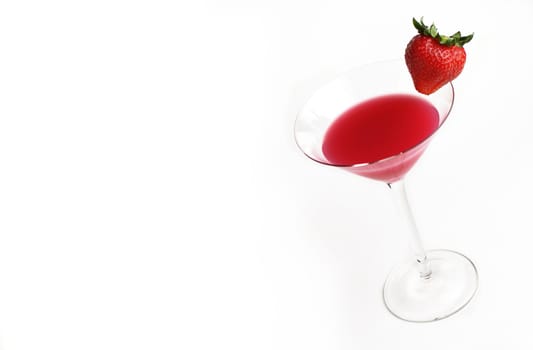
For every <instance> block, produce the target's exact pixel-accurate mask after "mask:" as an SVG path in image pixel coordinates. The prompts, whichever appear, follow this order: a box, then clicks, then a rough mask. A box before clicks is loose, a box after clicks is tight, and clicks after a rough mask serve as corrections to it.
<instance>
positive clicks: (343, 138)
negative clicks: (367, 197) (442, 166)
mask: <svg viewBox="0 0 533 350" xmlns="http://www.w3.org/2000/svg"><path fill="white" fill-rule="evenodd" d="M438 126H439V113H438V111H437V110H436V109H435V107H434V106H433V105H432V104H431V103H429V102H427V101H425V100H424V99H422V98H420V97H416V96H412V95H403V94H397V95H386V96H380V97H376V98H373V99H370V100H367V101H365V102H362V103H360V104H358V105H356V106H354V107H352V108H350V109H349V110H347V111H346V112H344V113H343V114H342V115H340V116H339V117H338V118H337V119H336V120H335V121H334V122H333V123H332V124H331V126H330V127H329V129H328V130H327V132H326V135H325V137H324V141H323V145H322V152H323V153H324V156H325V157H326V159H327V160H328V161H329V162H331V163H333V164H337V165H355V164H362V163H373V162H376V161H378V160H382V159H385V158H388V157H391V156H394V155H397V154H400V153H402V152H405V151H407V150H409V149H411V148H413V147H415V146H417V145H418V144H419V143H420V142H422V141H424V140H425V139H426V138H427V137H428V136H430V135H431V134H432V133H433V132H434V131H435V130H436V129H437V128H438ZM422 151H423V149H421V150H420V151H417V150H413V151H412V153H413V154H412V155H409V154H407V155H402V156H399V157H397V159H394V158H393V159H391V160H387V161H385V162H384V163H383V164H380V165H379V166H374V168H375V169H374V170H373V169H371V168H370V167H372V165H369V166H368V167H369V168H368V169H363V168H364V167H362V168H361V171H360V172H361V175H364V176H368V177H372V178H375V179H378V180H384V181H389V180H395V179H397V178H399V177H401V176H403V175H404V174H405V172H407V170H409V169H410V168H411V166H412V165H413V164H414V163H415V162H416V160H417V159H418V157H420V155H421V153H422ZM395 158H396V157H395ZM353 171H354V172H356V173H358V171H357V170H355V168H354V170H353Z"/></svg>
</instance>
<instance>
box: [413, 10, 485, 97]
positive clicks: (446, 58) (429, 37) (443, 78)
mask: <svg viewBox="0 0 533 350" xmlns="http://www.w3.org/2000/svg"><path fill="white" fill-rule="evenodd" d="M413 25H414V26H415V28H416V29H417V30H418V33H419V34H418V35H415V36H414V37H413V38H412V39H411V41H410V42H409V44H407V47H406V49H405V63H406V64H407V68H408V69H409V73H411V77H412V78H413V82H414V84H415V88H416V90H418V91H419V92H421V93H423V94H426V95H429V94H432V93H433V92H435V91H437V90H438V89H440V88H441V87H442V86H443V85H445V84H447V83H448V82H450V81H452V80H454V79H455V78H457V76H458V75H459V74H460V73H461V72H462V70H463V67H464V65H465V61H466V52H465V49H464V48H463V45H464V44H466V43H468V42H469V41H470V40H472V38H473V37H474V34H473V33H472V34H470V35H467V36H461V32H457V33H455V34H453V35H452V36H445V35H440V34H439V32H438V31H437V27H435V25H434V24H432V25H431V26H430V27H428V26H426V25H425V24H424V22H423V20H422V18H421V19H420V22H418V21H417V20H416V19H414V18H413Z"/></svg>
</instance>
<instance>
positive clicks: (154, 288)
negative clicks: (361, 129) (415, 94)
mask: <svg viewBox="0 0 533 350" xmlns="http://www.w3.org/2000/svg"><path fill="white" fill-rule="evenodd" d="M413 16H416V17H420V16H425V19H426V22H429V23H431V21H435V22H436V24H437V25H438V27H439V28H440V29H441V31H442V32H444V33H448V34H451V33H453V32H455V31H456V30H457V29H461V30H462V31H463V32H464V33H469V32H475V37H474V40H473V41H472V42H471V43H470V44H468V45H467V46H466V50H467V54H468V60H467V64H466V67H465V69H464V72H463V73H462V75H461V76H460V77H459V78H458V79H457V80H456V83H455V86H456V93H457V95H456V104H455V107H454V110H453V112H452V115H451V118H450V119H449V120H448V121H447V122H446V125H445V127H444V128H443V129H441V131H440V132H439V135H437V137H436V138H435V139H434V141H433V143H432V145H431V146H430V147H429V149H428V150H427V152H426V154H425V155H424V157H423V158H422V159H421V160H420V161H419V163H418V164H417V166H416V167H415V169H414V170H413V171H412V173H411V174H410V176H409V192H410V194H411V201H412V204H413V207H414V210H415V214H416V216H417V218H418V221H419V226H420V228H421V231H422V232H423V235H424V240H425V243H426V245H427V247H428V248H449V249H456V250H459V251H461V252H463V253H465V254H466V255H468V256H469V257H470V258H472V259H473V260H474V261H475V263H476V264H477V266H478V268H479V273H480V288H479V291H478V294H477V295H476V297H475V299H474V300H473V301H472V303H471V304H470V305H469V306H468V307H467V308H466V309H465V310H463V311H461V312H460V313H459V314H457V315H455V316H453V317H451V318H449V319H446V320H443V321H439V322H435V323H431V324H411V323H406V322H402V321H400V320H398V319H396V318H394V317H392V316H391V315H390V314H388V312H387V311H386V310H385V308H384V306H383V305H382V301H381V294H380V293H381V286H382V282H383V281H384V278H385V276H386V274H387V272H388V271H389V270H390V268H391V267H392V266H394V264H395V263H397V262H398V261H401V260H402V259H404V258H405V257H407V256H408V254H409V250H408V245H407V240H406V236H405V235H404V232H403V231H402V229H401V228H400V227H399V225H398V224H397V222H399V221H398V217H396V216H395V212H394V209H393V206H392V203H391V202H390V199H389V197H388V193H387V189H386V188H385V186H384V185H382V184H380V183H378V182H373V181H370V180H367V179H363V178H359V177H357V176H355V175H352V174H349V173H347V172H346V173H344V172H342V171H339V170H337V169H331V168H327V167H323V166H319V165H317V164H315V163H313V162H311V161H310V160H308V159H307V158H305V157H304V156H303V155H302V154H301V153H299V151H298V150H297V148H296V146H295V144H294V141H293V139H292V123H293V120H294V117H295V115H296V113H297V111H298V108H299V107H300V106H301V105H302V104H303V103H304V102H305V99H306V98H307V97H308V96H309V95H310V94H311V92H312V91H313V90H314V89H316V88H317V87H318V86H319V85H320V84H322V83H324V82H325V81H327V80H328V79H330V78H332V77H334V76H335V75H337V74H339V73H341V72H343V71H345V70H347V69H349V68H351V67H353V66H357V65H359V64H362V63H366V62H370V61H374V60H380V59H388V58H399V57H402V55H403V50H404V48H405V45H406V44H407V42H408V41H409V39H410V38H411V37H412V36H413V35H414V34H415V31H414V28H412V26H411V18H412V17H413ZM532 21H533V3H532V2H531V1H528V0H522V1H518V0H514V1H446V2H435V1H426V0H424V1H390V2H384V1H357V0H349V1H348V0H346V1H341V0H328V1H303V0H301V1H281V0H280V1H267V0H260V1H245V0H229V1H220V2H216V1H198V2H193V1H190V2H189V4H187V3H185V2H180V1H159V0H155V1H135V0H133V1H119V0H110V1H108V0H106V1H104V0H93V1H66V0H65V1H60V0H52V1H25V0H20V1H2V2H1V3H0V338H1V341H2V349H5V350H22V349H24V350H25V349H32V350H34V349H54V350H58V349H80V350H81V349H128V350H133V349H158V350H166V349H180V350H189V349H191V350H195V349H202V350H203V349H239V350H240V349H247V350H248V349H259V350H262V349H269V350H270V349H276V350H278V349H279V350H285V349H286V350H289V349H290V350H294V349H306V350H315V349H317V350H318V349H328V350H344V349H370V350H372V349H411V348H429V349H456V350H462V349H503V348H513V349H531V348H532V347H533V333H532V332H531V321H530V315H531V313H532V312H533V299H532V298H531V295H533V281H532V279H531V266H532V264H533V263H532V260H531V243H532V241H531V239H530V237H531V233H532V231H533V221H532V220H531V208H532V206H533V205H532V204H531V198H532V196H533V188H532V187H531V178H532V176H533V169H532V167H531V166H530V163H531V162H532V160H531V156H530V154H531V149H532V147H533V138H531V132H532V131H533V122H532V119H533V113H532V109H533V99H532V98H531V96H532V87H531V79H532V73H533V72H532V64H531V62H533V51H532V50H531V48H530V47H531V44H530V32H531V23H532Z"/></svg>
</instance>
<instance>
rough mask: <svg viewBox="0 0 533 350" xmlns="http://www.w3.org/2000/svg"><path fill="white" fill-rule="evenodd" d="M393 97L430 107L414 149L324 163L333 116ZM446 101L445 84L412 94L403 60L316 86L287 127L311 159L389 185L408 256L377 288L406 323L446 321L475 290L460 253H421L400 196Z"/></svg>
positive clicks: (449, 101) (446, 109) (450, 96)
mask: <svg viewBox="0 0 533 350" xmlns="http://www.w3.org/2000/svg"><path fill="white" fill-rule="evenodd" d="M398 94H401V96H411V97H416V98H418V99H423V100H424V101H426V102H429V103H430V104H431V105H432V106H433V107H434V109H432V110H433V111H434V112H435V111H436V113H438V122H437V126H436V128H435V129H433V130H432V131H431V132H429V133H428V134H427V135H426V136H424V137H423V138H422V140H421V141H419V142H417V143H416V144H414V145H411V146H409V147H406V148H405V149H402V150H401V151H400V152H397V153H394V154H392V155H388V156H386V157H383V158H380V159H378V160H373V161H370V162H355V163H354V164H351V163H349V164H346V163H345V162H343V163H338V162H332V161H330V160H328V158H327V157H326V156H325V155H324V153H325V152H324V150H323V145H324V140H325V137H326V133H327V132H328V129H329V128H330V126H331V125H332V123H333V122H334V121H336V120H337V118H338V117H339V116H340V115H342V114H343V113H345V112H346V111H348V110H349V109H350V108H353V107H354V106H356V105H360V104H361V103H363V102H365V101H368V100H370V99H375V98H376V97H379V96H392V95H398ZM453 100H454V90H453V85H452V84H451V83H449V84H447V85H445V86H443V87H442V88H440V89H439V90H438V91H436V92H435V93H433V94H431V95H429V96H426V95H423V94H420V93H418V92H417V91H416V90H415V89H414V87H413V82H412V80H411V77H410V75H409V72H408V70H407V67H406V66H405V63H404V62H403V61H401V60H395V61H384V62H376V63H372V64H368V65H365V66H362V67H359V68H357V69H354V70H352V71H349V72H347V73H345V74H343V75H341V76H340V77H338V78H337V79H335V80H333V81H331V82H329V83H327V84H325V85H324V86H322V87H321V88H320V89H318V90H317V91H316V92H315V93H314V94H313V95H312V97H311V98H310V99H309V100H308V101H307V103H306V104H305V105H304V107H303V108H302V109H301V111H300V113H299V114H298V117H297V119H296V122H295V126H294V134H295V138H296V143H297V145H298V147H299V148H300V149H301V150H302V152H303V153H304V154H305V155H306V156H307V157H309V158H310V159H312V160H314V161H316V162H318V163H321V164H324V165H327V166H332V167H337V168H339V169H343V170H347V171H349V172H352V173H355V174H357V175H360V176H363V177H367V178H370V179H373V180H378V181H381V182H383V183H385V184H386V185H387V186H388V188H390V192H391V195H392V197H393V199H394V201H395V203H396V205H397V207H398V208H399V210H400V212H401V216H402V218H403V219H404V221H405V225H406V227H407V229H408V231H409V232H410V243H411V247H412V251H413V256H412V257H411V258H410V259H408V260H407V261H406V262H404V263H402V264H399V265H397V266H396V267H395V268H394V269H393V270H392V271H391V272H390V274H389V276H388V277H387V279H386V281H385V284H384V286H383V301H384V303H385V306H386V307H387V309H388V310H389V311H390V312H391V313H392V314H393V315H394V316H396V317H398V318H400V319H403V320H406V321H412V322H430V321H436V320H440V319H443V318H446V317H448V316H451V315H453V314H454V313H456V312H458V311H459V310H461V309H462V308H464V307H465V306H466V305H467V304H468V302H469V301H470V300H471V299H472V297H473V296H474V294H475V292H476V290H477V286H478V274H477V269H476V267H475V265H474V264H473V263H472V261H471V260H470V259H468V258H467V257H466V256H464V255H463V254H461V253H458V252H455V251H452V250H445V249H439V250H426V249H425V248H424V246H423V244H422V240H421V238H420V234H419V232H418V229H417V227H416V223H415V220H414V216H413V214H412V211H411V208H410V206H409V202H408V199H407V194H406V191H405V180H404V179H405V175H406V174H407V173H408V171H409V170H410V169H411V168H412V166H413V165H414V164H415V163H416V161H417V160H418V159H419V157H420V156H421V155H422V154H423V152H424V150H425V149H426V147H427V146H428V143H429V142H430V140H431V139H432V137H433V136H434V135H435V133H436V132H437V131H438V130H439V129H440V127H441V126H442V124H443V123H444V122H445V121H446V119H447V118H448V116H449V114H450V111H451V108H452V105H453ZM391 113H394V111H393V112H391ZM326 153H327V152H326ZM330 158H331V157H330Z"/></svg>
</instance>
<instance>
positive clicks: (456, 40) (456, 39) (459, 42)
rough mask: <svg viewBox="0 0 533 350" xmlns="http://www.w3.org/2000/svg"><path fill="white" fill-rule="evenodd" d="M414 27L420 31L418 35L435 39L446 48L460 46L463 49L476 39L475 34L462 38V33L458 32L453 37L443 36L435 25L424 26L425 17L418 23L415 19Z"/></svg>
mask: <svg viewBox="0 0 533 350" xmlns="http://www.w3.org/2000/svg"><path fill="white" fill-rule="evenodd" d="M413 25H414V26H415V28H416V29H417V30H418V33H420V34H421V35H424V36H429V37H431V38H433V39H436V40H438V42H439V43H440V44H441V45H446V46H454V45H455V46H459V47H462V46H463V45H464V44H466V43H468V42H470V41H471V40H472V38H473V37H474V33H472V34H470V35H467V36H461V32H456V33H455V34H453V35H452V36H447V35H441V34H439V31H438V29H437V27H436V26H435V24H434V23H432V24H431V26H429V27H428V26H427V25H426V24H424V17H421V18H420V22H418V21H417V20H416V19H415V18H414V17H413Z"/></svg>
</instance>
